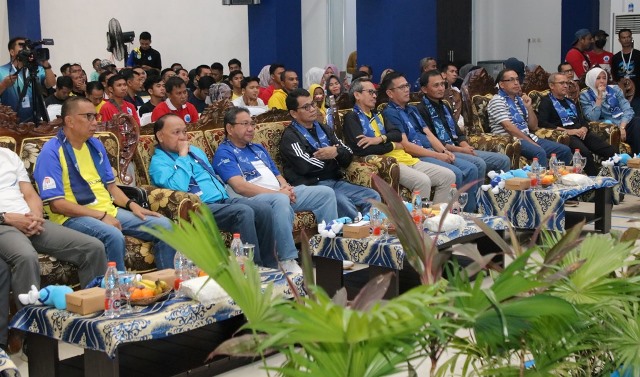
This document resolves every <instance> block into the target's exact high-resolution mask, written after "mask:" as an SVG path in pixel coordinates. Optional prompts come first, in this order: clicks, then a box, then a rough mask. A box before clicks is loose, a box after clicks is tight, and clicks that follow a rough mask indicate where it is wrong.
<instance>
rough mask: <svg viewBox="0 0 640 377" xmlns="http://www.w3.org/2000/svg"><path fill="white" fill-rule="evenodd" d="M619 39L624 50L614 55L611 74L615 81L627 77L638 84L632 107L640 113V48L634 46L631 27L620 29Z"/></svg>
mask: <svg viewBox="0 0 640 377" xmlns="http://www.w3.org/2000/svg"><path fill="white" fill-rule="evenodd" d="M618 41H619V42H620V46H622V50H621V51H618V52H617V53H616V54H615V55H614V56H613V65H612V67H611V75H612V76H613V81H615V82H619V81H620V80H622V79H623V78H625V77H626V78H629V79H631V81H633V83H634V84H635V86H636V94H635V96H634V97H633V100H632V101H631V107H633V111H635V112H636V114H640V100H639V99H640V86H639V85H640V50H636V49H635V48H633V35H632V34H631V29H620V31H619V32H618Z"/></svg>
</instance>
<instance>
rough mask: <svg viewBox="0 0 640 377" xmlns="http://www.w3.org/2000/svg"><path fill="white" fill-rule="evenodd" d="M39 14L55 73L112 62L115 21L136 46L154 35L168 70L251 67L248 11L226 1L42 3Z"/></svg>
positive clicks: (65, 0)
mask: <svg viewBox="0 0 640 377" xmlns="http://www.w3.org/2000/svg"><path fill="white" fill-rule="evenodd" d="M0 3H3V4H2V5H1V6H4V7H6V3H5V2H2V1H0ZM1 11H2V9H0V13H1ZM4 13H5V14H6V11H5V12H4ZM40 14H41V25H42V37H43V38H53V39H54V40H55V45H54V46H50V47H49V49H50V51H51V63H52V64H53V67H54V72H56V73H59V70H58V68H59V67H60V66H61V65H62V64H64V63H66V62H71V63H73V62H78V63H81V64H82V67H83V68H84V69H85V70H86V71H87V74H89V73H90V72H92V71H93V68H92V67H91V61H92V60H93V59H94V58H100V59H108V58H110V53H109V52H107V51H106V48H107V40H106V32H107V27H108V23H109V20H110V19H111V18H117V19H118V20H119V21H120V24H121V25H122V31H135V33H136V38H135V44H134V47H137V43H138V37H139V35H140V33H141V32H143V31H148V32H150V33H151V37H152V46H153V47H154V48H155V49H157V50H158V51H160V53H161V54H162V64H163V66H169V65H170V64H171V63H174V62H179V63H181V64H182V65H183V66H184V67H186V68H188V69H190V68H195V67H196V66H197V65H199V64H211V63H213V62H214V61H219V62H221V63H222V64H223V65H224V67H225V71H226V69H227V62H228V61H229V59H231V58H238V59H240V61H241V62H242V65H243V67H245V68H246V69H248V67H249V33H248V21H247V6H238V5H234V6H223V5H222V1H221V0H183V1H173V0H137V1H125V0H111V1H102V2H98V1H91V2H87V1H86V0H56V1H51V0H43V1H40ZM0 22H1V21H0ZM0 26H1V25H0ZM1 31H2V29H0V32H1ZM0 47H2V46H0ZM0 49H1V48H0ZM5 53H6V52H5ZM4 60H8V58H7V59H4ZM4 60H1V61H4ZM123 64H124V62H117V63H116V65H117V66H118V67H121V66H123ZM256 73H257V72H256Z"/></svg>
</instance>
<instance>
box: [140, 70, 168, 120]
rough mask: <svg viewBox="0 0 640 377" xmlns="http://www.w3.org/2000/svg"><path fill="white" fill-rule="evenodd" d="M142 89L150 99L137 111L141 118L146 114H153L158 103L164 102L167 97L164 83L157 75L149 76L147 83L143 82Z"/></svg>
mask: <svg viewBox="0 0 640 377" xmlns="http://www.w3.org/2000/svg"><path fill="white" fill-rule="evenodd" d="M144 89H145V90H146V91H147V93H149V97H150V99H149V101H147V102H145V104H144V105H142V106H140V108H139V109H138V115H140V116H141V117H142V116H143V115H144V114H146V113H151V112H153V109H155V108H156V106H157V105H158V104H159V103H160V102H162V101H164V100H165V98H166V96H167V92H166V90H165V88H164V81H162V77H160V76H158V75H152V76H149V78H147V81H145V82H144Z"/></svg>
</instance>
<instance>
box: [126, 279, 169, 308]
mask: <svg viewBox="0 0 640 377" xmlns="http://www.w3.org/2000/svg"><path fill="white" fill-rule="evenodd" d="M132 285H133V286H132V287H131V288H129V290H130V292H131V297H130V299H131V304H132V305H149V304H153V303H154V302H157V301H159V300H161V299H164V298H166V297H167V296H168V295H169V293H171V287H170V286H169V285H168V284H167V283H165V282H163V281H162V280H159V279H158V280H156V281H152V280H146V279H142V280H139V281H136V282H134V283H133V284H132Z"/></svg>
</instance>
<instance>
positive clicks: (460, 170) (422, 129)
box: [380, 72, 481, 212]
mask: <svg viewBox="0 0 640 377" xmlns="http://www.w3.org/2000/svg"><path fill="white" fill-rule="evenodd" d="M409 88H410V86H409V83H408V82H407V79H406V78H405V77H404V76H403V75H402V74H401V73H399V72H391V73H389V74H387V75H386V76H385V78H384V80H383V81H382V83H381V84H380V90H381V91H384V93H385V94H386V95H387V96H388V97H389V103H388V105H387V106H386V107H385V109H384V110H383V111H382V115H383V116H384V120H385V121H386V123H387V125H389V126H392V127H394V128H397V129H399V130H400V131H401V132H402V139H401V144H402V146H403V147H404V150H405V152H406V153H408V154H410V155H411V156H413V157H416V158H419V159H420V160H421V161H423V162H426V163H430V164H434V165H438V166H441V167H443V168H445V169H448V170H450V171H452V172H453V173H454V174H455V176H456V185H457V186H458V187H462V186H463V185H464V184H466V183H471V182H476V184H475V185H474V186H473V187H471V188H470V189H469V196H470V197H472V198H475V195H476V192H477V189H478V187H479V185H480V184H479V178H481V177H479V176H478V168H476V167H475V165H473V164H472V163H470V162H468V161H464V160H459V159H457V158H456V157H455V156H454V154H453V153H451V152H449V151H448V150H447V149H446V148H445V147H444V145H442V143H441V142H440V140H438V139H437V138H436V137H435V136H434V135H433V133H432V132H431V130H429V129H428V128H427V125H426V123H425V122H424V120H423V119H422V117H420V114H419V113H418V109H416V107H415V106H413V105H409ZM430 177H431V178H433V176H431V175H430ZM464 210H465V211H467V212H475V210H476V201H475V200H469V201H468V202H467V205H466V207H465V209H464Z"/></svg>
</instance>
